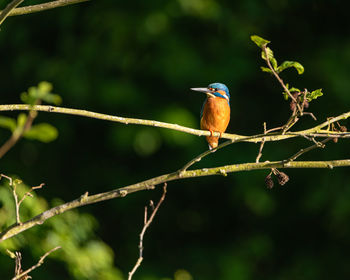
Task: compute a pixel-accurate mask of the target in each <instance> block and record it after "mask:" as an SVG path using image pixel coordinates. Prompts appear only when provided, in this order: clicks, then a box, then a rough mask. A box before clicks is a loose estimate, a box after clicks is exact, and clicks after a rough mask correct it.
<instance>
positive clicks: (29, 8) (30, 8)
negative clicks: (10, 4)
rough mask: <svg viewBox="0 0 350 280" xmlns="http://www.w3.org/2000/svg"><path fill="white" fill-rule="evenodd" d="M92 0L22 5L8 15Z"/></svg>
mask: <svg viewBox="0 0 350 280" xmlns="http://www.w3.org/2000/svg"><path fill="white" fill-rule="evenodd" d="M87 1H90V0H57V1H51V2H47V3H43V4H38V5H31V6H25V7H20V8H16V9H14V10H12V11H11V12H10V14H9V15H8V16H19V15H26V14H31V13H37V12H42V11H45V10H50V9H54V8H59V7H64V6H67V5H72V4H77V3H81V2H87Z"/></svg>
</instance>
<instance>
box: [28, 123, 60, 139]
mask: <svg viewBox="0 0 350 280" xmlns="http://www.w3.org/2000/svg"><path fill="white" fill-rule="evenodd" d="M57 136H58V130H57V129H56V127H54V126H52V125H51V124H48V123H40V124H37V125H33V126H32V127H31V128H30V130H28V131H27V132H25V133H24V135H23V137H25V138H28V139H35V140H39V141H41V142H45V143H47V142H51V141H53V140H55V139H56V138H57Z"/></svg>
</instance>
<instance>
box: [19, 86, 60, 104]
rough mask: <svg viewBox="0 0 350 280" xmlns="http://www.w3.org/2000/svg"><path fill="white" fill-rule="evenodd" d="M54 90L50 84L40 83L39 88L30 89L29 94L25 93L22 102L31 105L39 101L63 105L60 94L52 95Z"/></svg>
mask: <svg viewBox="0 0 350 280" xmlns="http://www.w3.org/2000/svg"><path fill="white" fill-rule="evenodd" d="M52 88H53V87H52V84H50V83H49V82H45V81H44V82H40V83H39V84H38V86H37V87H30V88H29V89H28V92H23V93H22V94H21V100H22V101H23V102H24V103H27V104H31V105H34V104H35V103H36V102H37V100H42V101H45V102H47V103H51V104H55V105H59V104H61V103H62V99H61V97H60V96H59V95H58V94H54V93H51V90H52Z"/></svg>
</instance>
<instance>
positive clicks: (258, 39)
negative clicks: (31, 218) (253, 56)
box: [250, 35, 270, 48]
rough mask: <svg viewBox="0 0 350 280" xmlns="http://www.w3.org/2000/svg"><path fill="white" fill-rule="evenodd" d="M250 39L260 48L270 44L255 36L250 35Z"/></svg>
mask: <svg viewBox="0 0 350 280" xmlns="http://www.w3.org/2000/svg"><path fill="white" fill-rule="evenodd" d="M250 39H251V40H252V41H253V42H254V43H255V44H256V45H257V46H258V47H259V48H262V47H263V46H266V45H267V44H268V43H270V41H268V40H266V39H264V38H261V37H259V36H257V35H252V36H250Z"/></svg>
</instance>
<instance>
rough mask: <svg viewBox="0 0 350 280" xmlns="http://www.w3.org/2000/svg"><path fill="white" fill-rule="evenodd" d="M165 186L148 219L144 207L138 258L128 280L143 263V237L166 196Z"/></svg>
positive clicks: (129, 279)
mask: <svg viewBox="0 0 350 280" xmlns="http://www.w3.org/2000/svg"><path fill="white" fill-rule="evenodd" d="M166 186H167V185H166V183H164V187H163V195H162V196H161V198H160V199H159V201H158V203H157V206H156V207H155V208H153V211H152V214H151V216H150V218H149V219H148V218H147V206H145V213H144V225H143V228H142V231H141V233H140V242H139V258H138V259H137V261H136V264H135V265H134V267H133V269H132V270H131V271H130V272H129V277H128V280H131V279H132V277H133V275H134V273H135V272H136V270H137V269H138V268H139V266H140V265H141V263H142V261H143V236H144V235H145V233H146V230H147V228H148V227H149V226H150V225H151V223H152V221H153V219H154V217H155V215H156V214H157V211H158V209H159V206H160V205H161V204H162V202H163V201H164V199H165V195H166V191H167V190H166ZM152 205H153V201H152V200H151V206H152Z"/></svg>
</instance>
